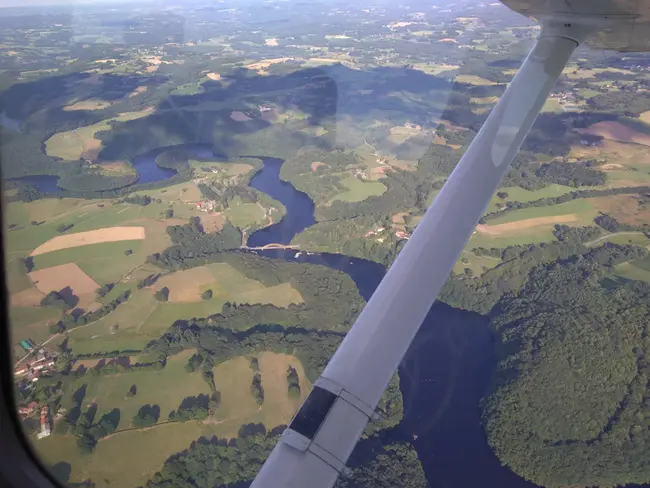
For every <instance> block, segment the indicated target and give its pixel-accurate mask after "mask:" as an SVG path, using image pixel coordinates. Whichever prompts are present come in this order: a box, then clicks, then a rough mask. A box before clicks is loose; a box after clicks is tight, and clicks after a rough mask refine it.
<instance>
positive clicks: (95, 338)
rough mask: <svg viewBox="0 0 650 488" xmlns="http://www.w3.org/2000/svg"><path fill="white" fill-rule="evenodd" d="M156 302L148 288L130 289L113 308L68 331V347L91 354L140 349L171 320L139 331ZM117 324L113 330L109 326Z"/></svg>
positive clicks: (81, 352) (156, 335) (157, 335)
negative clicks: (107, 312) (98, 317)
mask: <svg viewBox="0 0 650 488" xmlns="http://www.w3.org/2000/svg"><path fill="white" fill-rule="evenodd" d="M158 304H159V302H158V301H157V300H156V299H155V298H154V296H153V292H152V291H151V290H147V289H143V290H134V291H133V293H132V295H131V298H130V299H129V300H128V301H127V302H126V303H124V304H122V305H120V306H119V307H117V308H116V309H115V310H114V311H113V312H111V313H110V314H109V315H107V316H105V317H104V318H102V319H100V320H98V321H97V322H95V323H92V324H89V325H87V326H84V327H79V328H76V329H73V330H71V331H70V333H69V341H68V344H69V347H70V348H71V349H72V351H73V352H74V353H75V354H92V353H99V352H106V351H113V350H127V349H142V348H143V347H144V346H146V345H147V343H148V342H149V341H150V340H152V339H155V338H156V337H159V336H160V334H161V333H162V332H163V331H164V330H165V329H167V327H169V326H170V325H171V323H172V321H167V320H165V321H164V322H161V323H160V324H158V327H157V330H153V331H147V332H152V333H153V335H148V334H147V333H145V332H144V331H140V328H141V327H142V324H144V322H145V321H146V320H147V318H148V317H149V316H150V315H151V314H152V313H153V311H154V310H155V309H156V307H157V306H158ZM115 325H118V329H117V330H116V331H114V330H113V327H114V326H115Z"/></svg>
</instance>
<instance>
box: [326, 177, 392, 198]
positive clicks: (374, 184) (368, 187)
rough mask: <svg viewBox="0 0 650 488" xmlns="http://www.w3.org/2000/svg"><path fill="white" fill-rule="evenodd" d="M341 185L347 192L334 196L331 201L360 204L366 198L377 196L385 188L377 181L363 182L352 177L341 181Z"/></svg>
mask: <svg viewBox="0 0 650 488" xmlns="http://www.w3.org/2000/svg"><path fill="white" fill-rule="evenodd" d="M341 183H342V184H343V185H345V186H346V187H347V188H348V190H347V191H344V192H342V193H339V194H338V195H335V196H334V198H332V201H336V200H341V201H344V202H361V201H363V200H365V199H366V198H368V197H372V196H379V195H381V194H383V193H384V192H385V191H386V186H385V185H384V184H383V183H380V182H379V181H364V180H361V179H360V178H358V177H356V176H353V175H349V176H347V177H346V178H344V179H342V180H341Z"/></svg>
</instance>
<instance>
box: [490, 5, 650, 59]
mask: <svg viewBox="0 0 650 488" xmlns="http://www.w3.org/2000/svg"><path fill="white" fill-rule="evenodd" d="M501 2H502V3H503V4H505V5H506V6H507V7H509V8H510V9H512V10H514V11H516V12H519V13H521V14H523V15H525V16H527V17H531V18H533V19H535V20H537V21H540V22H543V21H544V20H545V19H549V18H551V19H564V20H565V21H566V22H573V21H576V20H577V21H579V22H584V23H592V24H594V26H595V27H597V30H596V31H595V32H593V34H591V35H590V36H589V37H587V38H586V39H585V42H584V43H585V44H586V45H587V46H589V47H591V48H595V49H611V50H614V51H650V1H649V0H501Z"/></svg>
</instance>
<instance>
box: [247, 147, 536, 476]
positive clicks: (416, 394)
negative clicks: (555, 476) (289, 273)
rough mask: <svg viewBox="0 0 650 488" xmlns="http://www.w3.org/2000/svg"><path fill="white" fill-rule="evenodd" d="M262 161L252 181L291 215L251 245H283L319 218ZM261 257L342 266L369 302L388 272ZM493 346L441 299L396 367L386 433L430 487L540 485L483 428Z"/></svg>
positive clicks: (328, 257)
mask: <svg viewBox="0 0 650 488" xmlns="http://www.w3.org/2000/svg"><path fill="white" fill-rule="evenodd" d="M263 162H264V167H263V168H262V169H261V170H260V171H258V173H257V174H256V175H255V176H254V177H253V179H252V180H251V186H253V187H255V188H257V189H258V190H260V191H264V192H265V193H267V194H269V195H270V196H272V197H273V198H275V199H277V200H279V201H280V202H281V203H282V204H284V206H285V207H286V209H287V214H286V215H285V217H284V219H283V220H282V221H280V222H278V223H277V224H274V225H272V226H270V227H267V228H265V229H261V230H259V231H257V232H255V233H253V234H252V235H251V236H250V238H249V240H248V245H249V246H252V245H262V244H267V243H269V242H277V243H284V244H286V243H289V242H291V239H292V238H293V236H294V235H295V234H296V233H298V232H300V231H302V230H304V229H305V228H306V227H308V226H309V225H311V224H313V223H314V217H313V211H314V205H313V202H311V200H309V202H310V203H307V202H306V201H305V198H307V199H309V197H307V195H305V194H304V193H302V192H299V191H297V190H296V189H295V188H294V187H293V186H292V185H291V184H289V183H287V182H284V181H281V180H280V179H279V174H280V166H281V164H282V162H281V161H280V160H276V159H270V158H264V159H263ZM253 243H254V244H253ZM259 254H262V255H264V256H267V257H271V258H276V259H284V260H288V261H296V262H305V263H312V264H323V265H326V266H329V267H331V268H335V269H338V270H340V271H343V272H345V273H347V274H348V275H349V276H350V277H351V278H352V279H353V280H354V282H355V283H356V285H357V287H358V289H359V293H360V294H361V295H362V296H363V297H364V298H365V299H366V300H368V299H370V296H371V295H372V293H373V292H374V290H375V289H376V288H377V286H378V285H379V282H380V281H381V279H382V278H383V276H384V274H385V271H386V270H385V268H384V266H383V265H381V264H378V263H375V262H372V261H367V260H364V259H358V258H351V257H348V256H342V255H338V254H327V253H322V254H316V253H307V252H304V251H303V252H301V253H298V252H297V251H294V250H267V251H262V252H260V253H259ZM492 351H493V347H492V337H491V334H490V331H489V328H488V324H487V319H486V318H485V317H483V316H481V315H478V314H475V313H472V312H467V311H462V310H457V309H454V308H452V307H449V306H448V305H445V304H444V303H441V302H436V303H435V304H434V305H433V307H432V308H431V311H430V312H429V314H428V316H427V318H426V319H425V321H424V323H423V324H422V327H421V329H420V331H419V332H418V334H417V336H416V338H415V340H414V341H413V344H412V345H411V348H410V349H409V351H408V353H407V354H406V356H405V359H404V361H403V362H402V364H401V366H400V368H399V376H400V384H401V390H402V396H403V398H404V418H403V420H402V422H401V423H400V424H399V425H398V426H397V427H396V428H394V429H391V430H390V431H389V432H388V434H387V437H388V438H389V439H391V440H405V441H409V442H411V443H412V444H413V446H414V447H415V449H416V450H417V452H418V456H419V458H420V461H421V462H422V466H423V468H424V471H425V474H426V476H427V480H428V481H429V484H430V485H431V486H432V487H436V488H437V487H440V488H456V487H458V488H465V487H469V486H481V487H487V488H490V487H494V488H530V487H534V486H536V485H534V484H532V483H530V482H527V481H526V480H524V479H523V478H521V477H519V476H518V475H516V474H515V473H513V472H512V471H510V470H509V469H507V468H505V467H503V466H502V465H501V463H500V462H499V460H498V459H497V457H496V456H495V455H494V453H493V452H492V450H491V449H490V447H489V445H488V443H487V439H486V436H485V433H484V431H483V427H482V426H481V421H480V410H479V402H480V399H481V398H482V396H483V395H484V394H485V392H486V390H487V388H488V386H489V382H490V376H491V373H492V371H493V369H494V366H495V360H494V357H493V352H492Z"/></svg>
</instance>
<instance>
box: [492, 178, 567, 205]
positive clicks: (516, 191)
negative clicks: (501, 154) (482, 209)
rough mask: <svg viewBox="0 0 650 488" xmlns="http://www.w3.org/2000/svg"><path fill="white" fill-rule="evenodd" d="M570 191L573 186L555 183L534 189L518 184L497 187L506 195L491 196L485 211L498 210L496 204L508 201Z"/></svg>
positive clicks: (531, 198)
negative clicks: (502, 196) (524, 187)
mask: <svg viewBox="0 0 650 488" xmlns="http://www.w3.org/2000/svg"><path fill="white" fill-rule="evenodd" d="M572 191H575V188H571V187H570V186H564V185H556V184H552V185H548V186H545V187H544V188H541V189H539V190H534V191H530V190H525V189H523V188H521V187H519V186H507V187H503V188H499V189H498V190H497V192H498V193H501V192H504V193H507V194H508V196H507V197H506V198H504V199H502V198H499V197H498V196H497V195H496V194H495V195H494V196H493V197H492V200H491V201H490V204H489V206H488V208H487V211H488V212H494V211H495V210H498V208H499V207H498V204H503V203H505V202H509V201H510V202H532V201H534V200H539V199H541V198H553V197H559V196H560V195H564V194H566V193H571V192H572Z"/></svg>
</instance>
